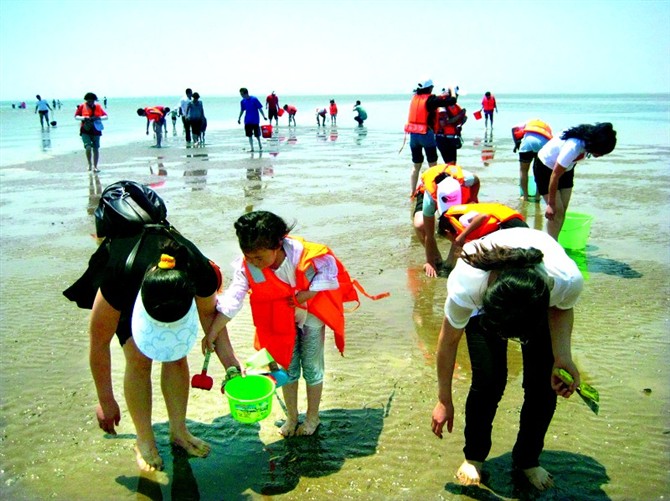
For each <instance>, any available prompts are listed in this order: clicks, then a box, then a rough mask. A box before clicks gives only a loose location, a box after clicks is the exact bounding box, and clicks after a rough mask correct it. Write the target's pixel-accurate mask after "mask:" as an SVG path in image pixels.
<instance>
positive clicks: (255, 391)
mask: <svg viewBox="0 0 670 501" xmlns="http://www.w3.org/2000/svg"><path fill="white" fill-rule="evenodd" d="M274 393H275V383H274V381H273V380H272V379H270V378H269V377H267V376H261V375H255V374H251V375H248V376H245V377H236V378H234V379H231V380H230V381H228V382H227V383H226V397H228V405H229V406H230V414H231V416H233V419H235V420H236V421H239V422H240V423H256V422H258V421H260V420H262V419H265V418H266V417H268V416H269V415H270V412H272V396H273V395H274Z"/></svg>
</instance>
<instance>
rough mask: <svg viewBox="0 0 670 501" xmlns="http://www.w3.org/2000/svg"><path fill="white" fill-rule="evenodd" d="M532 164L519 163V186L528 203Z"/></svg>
mask: <svg viewBox="0 0 670 501" xmlns="http://www.w3.org/2000/svg"><path fill="white" fill-rule="evenodd" d="M529 169H530V162H519V185H520V186H521V193H522V194H523V200H524V202H527V201H528V170H529Z"/></svg>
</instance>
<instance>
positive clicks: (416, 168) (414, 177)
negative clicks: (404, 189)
mask: <svg viewBox="0 0 670 501" xmlns="http://www.w3.org/2000/svg"><path fill="white" fill-rule="evenodd" d="M422 163H423V162H422ZM419 172H421V164H412V173H411V175H410V178H409V184H410V186H409V194H410V196H412V195H414V192H415V191H416V183H418V182H419Z"/></svg>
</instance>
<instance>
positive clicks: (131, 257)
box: [123, 221, 179, 276]
mask: <svg viewBox="0 0 670 501" xmlns="http://www.w3.org/2000/svg"><path fill="white" fill-rule="evenodd" d="M147 230H154V231H155V230H158V232H161V233H165V234H166V235H167V236H168V237H170V238H172V239H174V237H173V236H172V234H173V232H174V233H177V234H178V235H179V232H178V231H177V230H176V229H175V228H173V227H172V226H171V225H170V223H168V222H167V221H165V222H164V223H162V224H145V225H144V228H142V233H140V238H138V239H137V243H135V245H134V246H133V249H132V250H131V251H130V254H128V257H127V258H126V265H125V266H124V269H123V274H124V276H130V273H131V272H132V269H133V264H134V263H135V258H136V257H137V253H138V252H139V251H140V247H141V246H142V241H143V240H144V235H146V234H147Z"/></svg>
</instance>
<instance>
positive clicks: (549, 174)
mask: <svg viewBox="0 0 670 501" xmlns="http://www.w3.org/2000/svg"><path fill="white" fill-rule="evenodd" d="M615 146H616V131H615V130H614V129H613V128H612V124H611V123H609V122H605V123H597V124H595V125H589V124H583V125H578V126H577V127H572V128H570V129H568V130H566V131H564V132H563V133H562V134H561V136H560V137H554V138H553V139H551V140H550V141H549V142H548V143H547V144H545V145H544V146H543V147H542V149H541V150H540V151H539V152H538V153H537V159H536V160H535V162H534V163H533V174H534V176H535V183H536V184H537V192H538V193H539V194H540V195H542V197H543V198H544V201H545V202H546V203H547V209H546V211H545V217H546V218H547V220H548V221H547V233H549V234H550V235H551V236H552V237H554V238H555V239H557V240H558V234H559V233H560V232H561V228H562V227H563V221H564V220H565V213H566V211H567V210H568V204H569V203H570V195H571V194H572V186H573V180H574V174H575V171H574V167H575V165H576V164H577V162H578V161H580V160H581V159H583V158H584V157H588V156H593V157H596V158H597V157H602V156H603V155H607V154H608V153H611V152H612V150H614V147H615Z"/></svg>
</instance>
